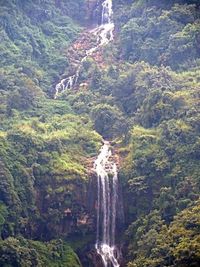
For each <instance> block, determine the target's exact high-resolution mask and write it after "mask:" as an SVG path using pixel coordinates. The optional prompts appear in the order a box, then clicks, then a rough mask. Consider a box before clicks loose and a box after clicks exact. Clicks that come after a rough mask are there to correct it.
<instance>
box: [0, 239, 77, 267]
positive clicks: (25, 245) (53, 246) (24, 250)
mask: <svg viewBox="0 0 200 267" xmlns="http://www.w3.org/2000/svg"><path fill="white" fill-rule="evenodd" d="M0 265H1V266H2V267H7V266H13V267H14V266H16V267H17V266H20V267H28V266H34V267H43V266H47V267H58V266H59V267H61V266H63V267H64V266H66V267H79V266H81V265H80V262H79V260H78V257H77V255H76V254H75V253H74V252H73V250H72V249H71V248H70V247H69V246H68V245H66V244H65V243H63V242H62V240H53V241H51V242H48V243H41V242H38V241H30V240H26V239H24V238H22V237H19V238H13V237H9V238H8V239H6V240H4V241H0Z"/></svg>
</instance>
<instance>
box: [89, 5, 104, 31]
mask: <svg viewBox="0 0 200 267" xmlns="http://www.w3.org/2000/svg"><path fill="white" fill-rule="evenodd" d="M101 3H102V0H88V1H87V7H86V10H87V21H88V25H89V27H91V26H92V25H96V24H99V22H100V19H101V15H100V14H101Z"/></svg>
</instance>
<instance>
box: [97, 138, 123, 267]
mask: <svg viewBox="0 0 200 267" xmlns="http://www.w3.org/2000/svg"><path fill="white" fill-rule="evenodd" d="M94 169H95V171H96V174H97V237H96V245H95V247H96V250H97V253H98V254H99V255H101V258H102V261H103V264H104V267H107V266H108V265H109V264H112V267H119V263H118V261H117V256H116V254H117V249H116V247H115V229H116V214H117V198H118V176H117V165H116V163H115V162H114V160H113V158H112V153H111V150H110V144H109V142H106V141H105V142H104V145H103V147H102V148H101V151H100V154H99V155H98V157H97V159H96V161H95V163H94ZM109 266H110V265H109Z"/></svg>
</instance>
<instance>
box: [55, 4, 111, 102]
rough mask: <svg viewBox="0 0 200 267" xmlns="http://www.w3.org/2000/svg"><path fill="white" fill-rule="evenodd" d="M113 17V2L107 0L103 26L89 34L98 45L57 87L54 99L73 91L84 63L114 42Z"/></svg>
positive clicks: (89, 50)
mask: <svg viewBox="0 0 200 267" xmlns="http://www.w3.org/2000/svg"><path fill="white" fill-rule="evenodd" d="M112 17H113V10H112V0H105V1H103V3H102V14H101V24H100V25H99V26H97V27H96V28H94V29H92V30H91V31H90V32H89V33H90V34H93V35H95V36H96V38H97V45H96V46H94V47H92V48H90V49H88V50H86V51H85V56H84V57H83V58H82V59H81V60H80V64H79V66H78V67H77V70H76V72H75V73H74V74H73V75H71V76H69V77H67V78H64V79H62V80H61V81H60V82H59V83H58V84H57V85H56V87H55V93H54V99H56V98H57V97H58V96H59V94H61V93H63V92H65V91H66V90H68V89H69V90H70V89H73V88H74V87H75V86H76V85H77V82H78V79H79V74H80V70H81V67H82V63H83V62H84V61H85V60H86V59H87V58H88V57H89V56H91V55H92V54H93V53H94V52H95V51H96V50H97V49H98V48H99V47H101V46H104V45H106V44H108V43H109V42H110V41H112V40H113V31H114V23H113V20H112Z"/></svg>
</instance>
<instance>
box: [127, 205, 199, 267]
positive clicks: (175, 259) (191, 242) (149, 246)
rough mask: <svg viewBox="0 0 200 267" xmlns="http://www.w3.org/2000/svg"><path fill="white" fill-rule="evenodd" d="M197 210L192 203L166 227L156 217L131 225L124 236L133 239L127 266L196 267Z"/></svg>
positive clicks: (196, 206) (197, 259)
mask: <svg viewBox="0 0 200 267" xmlns="http://www.w3.org/2000/svg"><path fill="white" fill-rule="evenodd" d="M199 208H200V206H199V202H196V203H195V204H194V206H193V207H190V208H188V209H185V210H184V211H183V212H181V213H180V214H179V215H178V216H176V217H175V218H174V221H173V222H172V223H171V224H170V225H169V227H167V226H166V225H165V224H164V223H163V221H161V220H160V218H159V216H158V215H157V214H156V213H153V214H150V215H148V216H147V217H145V218H143V219H142V220H140V221H136V222H135V223H134V224H132V225H131V226H130V227H129V230H128V232H127V234H128V236H129V238H133V239H134V243H133V245H132V246H131V247H130V251H132V253H134V255H133V256H134V258H135V259H134V261H133V262H131V263H129V264H128V266H129V267H140V266H145V267H147V266H154V267H157V266H199V263H200V246H199V244H200V243H199V238H200V231H199V225H200V217H199V214H200V210H199ZM138 225H139V226H140V227H138Z"/></svg>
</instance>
